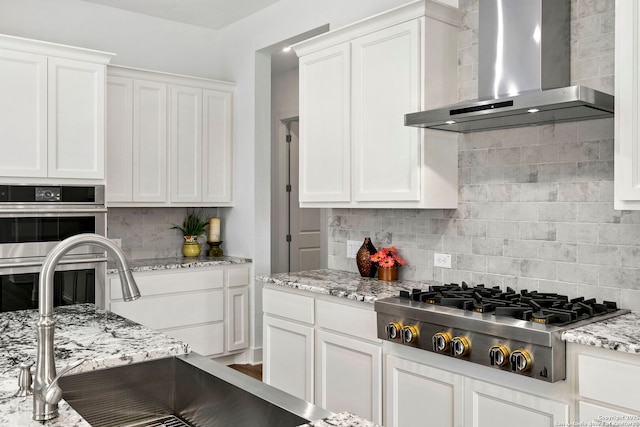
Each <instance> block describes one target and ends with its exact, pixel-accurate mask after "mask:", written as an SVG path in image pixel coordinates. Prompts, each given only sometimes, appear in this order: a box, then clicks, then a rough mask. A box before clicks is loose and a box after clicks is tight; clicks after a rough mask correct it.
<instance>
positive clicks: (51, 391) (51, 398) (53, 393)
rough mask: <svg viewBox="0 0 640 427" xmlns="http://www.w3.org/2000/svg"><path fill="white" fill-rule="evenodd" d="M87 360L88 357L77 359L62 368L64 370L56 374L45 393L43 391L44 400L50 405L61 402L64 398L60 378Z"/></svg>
mask: <svg viewBox="0 0 640 427" xmlns="http://www.w3.org/2000/svg"><path fill="white" fill-rule="evenodd" d="M85 361H86V359H80V360H76V361H75V362H73V363H72V364H71V365H68V366H66V367H65V368H64V369H62V371H60V373H59V374H58V375H56V377H55V378H54V379H53V381H51V384H49V385H48V386H47V388H46V389H45V390H44V393H43V397H44V401H45V402H47V403H48V404H50V405H55V404H56V403H58V402H60V399H62V389H61V388H60V386H59V385H58V380H59V379H60V377H62V376H63V375H64V374H66V373H67V372H69V371H71V370H72V369H75V368H77V367H78V366H80V365H82V364H83V363H84V362H85Z"/></svg>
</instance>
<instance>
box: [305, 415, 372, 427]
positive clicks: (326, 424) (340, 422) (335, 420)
mask: <svg viewBox="0 0 640 427" xmlns="http://www.w3.org/2000/svg"><path fill="white" fill-rule="evenodd" d="M300 427H380V426H379V425H378V424H375V423H373V422H371V421H367V420H365V419H362V418H360V417H358V416H357V415H354V414H351V413H349V412H340V413H338V414H335V415H334V416H332V417H329V418H325V419H323V420H320V421H314V422H311V423H309V424H304V425H302V426H300Z"/></svg>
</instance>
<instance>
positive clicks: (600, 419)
mask: <svg viewBox="0 0 640 427" xmlns="http://www.w3.org/2000/svg"><path fill="white" fill-rule="evenodd" d="M578 420H579V421H580V423H582V425H585V426H587V425H593V426H597V425H603V426H605V425H611V426H615V425H616V423H618V425H621V426H622V425H625V424H626V423H628V424H626V425H631V426H633V425H640V416H639V415H637V414H636V415H633V414H631V413H627V412H622V411H616V410H614V409H612V408H607V407H604V406H600V405H594V404H593V403H589V402H582V401H580V402H578ZM589 422H591V423H592V424H589ZM607 422H610V423H611V424H606V423H607ZM598 423H600V424H598ZM634 423H635V424H634Z"/></svg>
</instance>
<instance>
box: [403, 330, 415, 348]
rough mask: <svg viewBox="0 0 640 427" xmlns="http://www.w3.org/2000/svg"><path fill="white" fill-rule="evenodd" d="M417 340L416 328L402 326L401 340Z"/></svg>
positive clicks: (407, 341) (409, 341)
mask: <svg viewBox="0 0 640 427" xmlns="http://www.w3.org/2000/svg"><path fill="white" fill-rule="evenodd" d="M417 340H418V328H416V327H415V326H404V327H403V328H402V342H403V343H405V344H410V343H412V342H415V341H417Z"/></svg>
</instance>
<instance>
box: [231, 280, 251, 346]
mask: <svg viewBox="0 0 640 427" xmlns="http://www.w3.org/2000/svg"><path fill="white" fill-rule="evenodd" d="M226 317H227V351H234V350H242V349H245V348H247V347H249V288H247V287H241V288H229V290H228V293H227V316H226Z"/></svg>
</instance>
